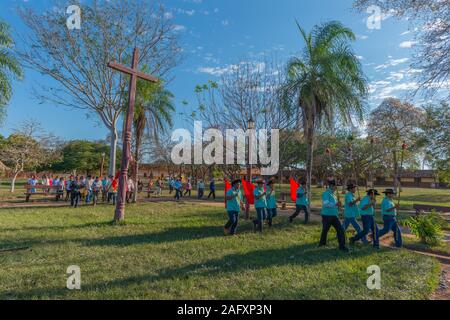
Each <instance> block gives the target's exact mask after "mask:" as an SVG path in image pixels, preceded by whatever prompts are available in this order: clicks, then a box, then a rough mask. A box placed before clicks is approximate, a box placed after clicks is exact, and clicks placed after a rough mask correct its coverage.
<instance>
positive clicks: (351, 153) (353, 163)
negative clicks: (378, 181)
mask: <svg viewBox="0 0 450 320" xmlns="http://www.w3.org/2000/svg"><path fill="white" fill-rule="evenodd" d="M348 151H349V153H350V157H351V160H352V166H353V176H354V178H355V184H356V190H357V191H358V198H360V199H361V193H360V192H359V186H358V175H357V172H356V161H355V157H354V156H353V147H352V146H351V145H350V146H349V147H348Z"/></svg>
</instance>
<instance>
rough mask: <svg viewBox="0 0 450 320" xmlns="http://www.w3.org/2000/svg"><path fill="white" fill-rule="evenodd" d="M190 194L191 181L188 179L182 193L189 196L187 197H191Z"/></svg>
mask: <svg viewBox="0 0 450 320" xmlns="http://www.w3.org/2000/svg"><path fill="white" fill-rule="evenodd" d="M191 192H192V183H191V180H190V179H189V180H188V182H187V183H186V191H185V192H184V196H186V195H189V197H191Z"/></svg>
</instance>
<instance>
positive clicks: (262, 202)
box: [253, 180, 267, 232]
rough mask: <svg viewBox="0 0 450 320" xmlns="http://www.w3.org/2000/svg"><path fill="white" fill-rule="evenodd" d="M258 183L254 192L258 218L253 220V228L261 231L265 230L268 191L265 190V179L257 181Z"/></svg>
mask: <svg viewBox="0 0 450 320" xmlns="http://www.w3.org/2000/svg"><path fill="white" fill-rule="evenodd" d="M256 184H257V185H258V186H257V187H256V189H255V191H254V192H253V195H254V196H255V209H256V219H255V220H253V230H254V231H256V230H258V231H259V232H263V222H264V218H265V217H266V209H267V199H266V191H265V190H264V181H263V180H258V181H256Z"/></svg>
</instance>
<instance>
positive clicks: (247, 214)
mask: <svg viewBox="0 0 450 320" xmlns="http://www.w3.org/2000/svg"><path fill="white" fill-rule="evenodd" d="M247 129H248V166H247V179H248V181H249V182H250V183H252V162H253V157H252V148H253V145H252V141H253V139H252V130H254V129H255V121H254V120H253V118H252V117H250V119H249V120H248V122H247ZM245 218H246V219H247V220H248V219H250V204H249V203H248V202H247V204H246V206H245Z"/></svg>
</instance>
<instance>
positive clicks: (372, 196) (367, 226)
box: [350, 189, 380, 249]
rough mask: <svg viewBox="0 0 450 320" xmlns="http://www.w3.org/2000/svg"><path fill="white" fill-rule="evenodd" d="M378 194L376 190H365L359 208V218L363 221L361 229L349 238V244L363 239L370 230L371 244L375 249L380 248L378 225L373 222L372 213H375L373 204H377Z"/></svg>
mask: <svg viewBox="0 0 450 320" xmlns="http://www.w3.org/2000/svg"><path fill="white" fill-rule="evenodd" d="M379 195H380V194H379V193H378V190H375V189H370V190H368V191H367V196H365V197H364V198H363V199H362V200H361V204H360V207H359V208H360V210H361V219H362V222H363V231H362V232H360V233H358V234H357V235H356V236H354V237H353V238H350V244H351V245H353V244H354V243H355V242H356V241H359V240H361V239H364V238H366V237H367V235H368V234H369V232H370V231H371V232H372V235H373V246H374V248H376V249H379V248H380V243H379V236H378V226H377V224H376V222H375V218H374V214H375V206H376V204H377V198H376V197H377V196H379Z"/></svg>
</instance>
